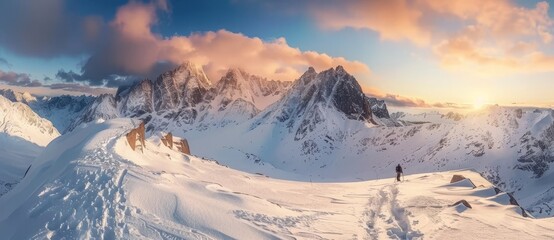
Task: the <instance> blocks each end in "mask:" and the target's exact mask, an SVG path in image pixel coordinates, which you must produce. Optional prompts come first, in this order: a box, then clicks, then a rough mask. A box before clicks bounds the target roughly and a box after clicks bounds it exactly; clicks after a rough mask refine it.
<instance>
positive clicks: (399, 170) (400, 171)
mask: <svg viewBox="0 0 554 240" xmlns="http://www.w3.org/2000/svg"><path fill="white" fill-rule="evenodd" d="M400 174H403V173H402V167H401V166H400V163H399V164H398V166H396V180H397V181H399V182H400Z"/></svg>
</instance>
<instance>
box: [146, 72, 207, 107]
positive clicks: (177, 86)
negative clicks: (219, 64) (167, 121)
mask: <svg viewBox="0 0 554 240" xmlns="http://www.w3.org/2000/svg"><path fill="white" fill-rule="evenodd" d="M210 87H211V83H210V81H209V80H208V78H207V77H206V75H205V74H204V71H203V70H202V68H200V67H197V66H194V65H193V64H191V63H189V62H187V63H184V64H182V65H180V66H179V67H177V68H176V69H174V70H171V71H169V72H166V73H163V74H162V75H160V76H159V77H158V78H157V79H156V81H154V83H153V87H152V90H153V101H154V109H155V110H156V111H164V110H170V109H176V108H181V107H184V108H186V107H194V106H196V105H197V104H199V103H200V102H202V100H203V99H204V95H205V94H206V93H207V92H208V91H209V89H210Z"/></svg>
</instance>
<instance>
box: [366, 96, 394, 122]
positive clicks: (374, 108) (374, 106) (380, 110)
mask: <svg viewBox="0 0 554 240" xmlns="http://www.w3.org/2000/svg"><path fill="white" fill-rule="evenodd" d="M367 100H368V102H369V106H371V112H373V115H375V116H376V117H378V118H387V119H388V118H390V115H389V110H388V109H387V104H386V103H385V100H378V99H377V98H373V97H369V98H367Z"/></svg>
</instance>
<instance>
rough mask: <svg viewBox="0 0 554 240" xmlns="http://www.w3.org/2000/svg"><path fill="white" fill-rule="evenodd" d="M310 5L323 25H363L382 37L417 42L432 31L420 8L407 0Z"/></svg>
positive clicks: (426, 38) (426, 39)
mask: <svg viewBox="0 0 554 240" xmlns="http://www.w3.org/2000/svg"><path fill="white" fill-rule="evenodd" d="M337 5H339V6H340V7H338V6H337ZM313 6H315V7H313V13H314V15H315V17H316V19H317V20H318V22H319V23H320V24H321V25H322V26H323V27H325V28H331V29H340V28H344V27H352V28H358V29H364V28H366V29H371V30H374V31H376V32H378V33H379V34H380V36H381V38H382V39H384V40H410V41H412V42H414V43H417V44H419V45H425V44H428V43H429V41H430V37H431V33H430V32H429V31H428V30H427V29H426V28H425V27H424V26H423V24H422V22H421V20H422V15H423V12H422V10H421V9H418V8H417V7H413V6H412V5H411V4H410V3H409V1H407V0H387V1H356V0H346V1H341V2H340V3H339V2H336V5H335V4H329V5H325V4H322V5H313Z"/></svg>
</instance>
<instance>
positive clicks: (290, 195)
mask: <svg viewBox="0 0 554 240" xmlns="http://www.w3.org/2000/svg"><path fill="white" fill-rule="evenodd" d="M132 127H133V123H132V122H131V121H130V120H126V119H115V120H110V121H106V122H104V123H97V124H88V126H86V127H84V128H77V129H76V130H75V131H73V132H71V133H69V134H66V135H64V136H62V137H60V138H58V139H56V140H54V141H53V142H52V143H51V144H50V145H49V146H48V147H47V148H46V150H45V151H44V152H43V153H42V154H41V156H40V157H38V158H37V162H36V163H35V164H34V165H33V168H31V170H30V172H29V174H28V176H27V177H26V178H24V179H23V181H22V182H21V183H20V184H19V185H18V186H17V187H16V188H15V189H13V190H12V191H10V192H9V193H7V194H6V195H4V196H2V197H0V206H2V208H0V233H1V234H2V237H3V238H7V239H12V238H13V239H30V238H35V239H43V238H49V239H59V238H63V237H65V238H67V239H77V238H109V239H112V238H126V239H139V238H146V239H179V238H184V239H226V238H239V239H277V238H280V239H322V238H325V239H352V238H354V239H376V238H377V239H388V238H393V239H398V238H399V239H423V238H424V239H502V238H506V239H513V238H519V239H551V237H552V236H554V223H553V222H552V221H550V220H547V219H532V218H524V217H522V215H521V210H520V208H519V207H517V206H513V205H509V203H508V201H506V200H507V198H506V196H505V194H503V193H500V194H496V192H495V191H494V189H493V188H491V187H492V186H491V184H490V183H489V182H487V181H486V180H485V179H483V178H482V177H481V176H480V175H479V174H476V173H475V172H473V171H457V172H440V173H429V174H419V175H407V176H406V177H405V181H404V182H402V183H395V182H394V180H393V179H391V178H387V179H381V180H374V181H362V182H344V183H311V182H307V181H289V180H280V179H274V178H269V177H266V176H263V175H258V174H251V173H246V172H241V171H237V170H234V169H230V168H227V167H225V166H221V165H218V164H217V163H216V162H214V161H208V160H202V159H199V158H196V157H192V156H186V155H182V154H180V153H179V152H177V151H176V150H171V149H169V148H167V147H165V146H163V145H161V144H160V142H159V139H156V137H152V138H150V139H149V140H148V141H147V142H146V148H145V149H144V152H141V151H140V150H137V151H132V150H130V148H129V146H128V145H127V142H126V138H125V137H124V134H125V133H126V132H127V131H128V130H129V129H131V128H132ZM237 160H238V159H237ZM453 174H463V175H465V176H466V177H468V178H470V179H471V180H472V181H473V182H474V183H475V185H477V186H479V187H478V188H476V189H472V188H471V187H468V185H467V184H465V183H466V182H459V183H456V184H449V181H450V178H451V177H452V175H453ZM304 180H306V179H304ZM462 199H463V200H466V201H468V202H469V203H470V204H471V206H472V207H473V208H471V209H468V208H465V207H463V206H462V205H457V206H452V204H453V203H455V202H457V201H459V200H462Z"/></svg>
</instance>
